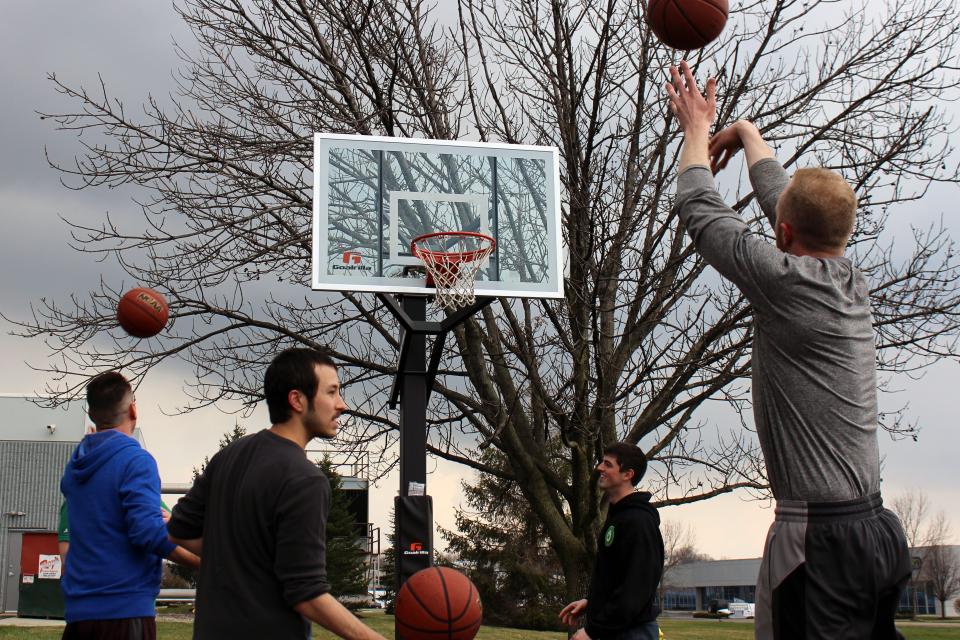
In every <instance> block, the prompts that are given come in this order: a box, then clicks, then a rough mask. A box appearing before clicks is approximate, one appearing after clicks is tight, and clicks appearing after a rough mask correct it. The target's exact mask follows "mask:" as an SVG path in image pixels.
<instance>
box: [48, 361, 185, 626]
mask: <svg viewBox="0 0 960 640" xmlns="http://www.w3.org/2000/svg"><path fill="white" fill-rule="evenodd" d="M87 410H88V413H89V415H90V419H91V420H92V421H93V423H94V424H95V425H96V427H97V431H96V432H95V433H92V434H90V435H87V436H85V437H84V438H83V440H82V441H81V442H80V444H79V445H78V446H77V448H76V450H75V451H74V452H73V455H72V457H71V458H70V462H69V463H68V464H67V468H66V470H65V471H64V474H63V479H62V480H61V481H60V491H61V492H62V493H63V495H64V496H65V497H66V499H67V513H68V518H69V522H70V530H71V531H70V533H71V540H70V553H68V554H67V559H66V568H65V571H64V576H63V580H62V582H61V587H62V589H63V594H64V602H65V605H66V618H67V626H66V629H65V630H64V632H63V638H64V639H67V640H88V639H89V640H152V639H153V638H156V635H157V628H156V620H155V617H156V598H157V594H158V593H159V591H160V575H161V570H162V559H163V558H169V559H171V560H173V561H175V562H179V563H181V564H185V565H188V566H199V561H198V559H197V557H196V556H194V555H193V554H191V553H190V552H188V551H186V550H185V549H183V548H181V547H178V546H177V545H175V544H173V543H172V542H170V540H169V539H168V537H167V528H166V524H165V523H164V521H163V517H162V515H161V512H160V476H159V474H158V473H157V463H156V461H155V460H154V459H153V456H151V455H150V454H149V453H147V452H146V451H145V450H144V449H143V448H142V447H141V446H140V443H139V442H137V440H136V439H134V438H133V430H134V427H135V426H136V424H137V404H136V401H135V399H134V397H133V389H132V388H131V386H130V383H129V382H127V380H126V378H124V377H123V376H122V375H121V374H119V373H117V372H114V371H111V372H107V373H103V374H100V375H98V376H96V377H95V378H93V379H92V380H91V381H90V383H89V384H88V385H87Z"/></svg>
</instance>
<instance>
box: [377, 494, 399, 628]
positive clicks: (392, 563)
mask: <svg viewBox="0 0 960 640" xmlns="http://www.w3.org/2000/svg"><path fill="white" fill-rule="evenodd" d="M387 540H388V541H389V542H390V544H389V546H388V547H387V548H386V550H384V552H383V566H382V571H383V574H382V577H381V578H380V584H381V586H383V592H384V593H383V600H384V602H385V603H386V607H385V609H386V612H387V613H388V614H390V615H393V612H394V608H395V606H396V604H397V508H396V506H394V507H393V508H392V509H391V510H390V529H389V530H388V531H387Z"/></svg>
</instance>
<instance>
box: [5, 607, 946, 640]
mask: <svg viewBox="0 0 960 640" xmlns="http://www.w3.org/2000/svg"><path fill="white" fill-rule="evenodd" d="M361 618H363V620H364V622H366V623H367V624H368V625H370V626H371V627H373V628H374V629H376V630H377V631H379V632H380V633H381V634H383V636H384V637H387V638H392V637H393V617H392V616H385V615H383V614H382V613H380V612H376V613H363V614H361ZM660 625H661V627H662V628H663V635H664V640H753V624H752V623H741V622H730V621H724V622H717V621H716V620H677V619H665V620H662V621H661V622H660ZM958 627H960V625H958ZM192 631H193V625H192V624H190V623H188V622H160V623H159V624H158V634H157V635H158V637H159V639H160V640H190V639H191V637H192V636H191V634H192ZM900 631H901V633H903V635H904V636H905V637H906V638H907V640H960V628H955V629H951V628H935V627H917V626H910V625H904V626H901V627H900ZM61 633H62V628H56V627H0V640H8V639H9V640H59V638H60V634H61ZM313 637H314V638H316V639H317V640H332V639H333V638H335V637H336V636H334V635H332V634H330V633H327V632H326V631H324V630H322V629H320V628H319V627H316V626H315V627H314V631H313ZM566 637H567V634H565V633H556V632H548V631H524V630H520V629H500V628H497V627H482V628H481V629H480V633H479V634H477V639H478V640H527V639H528V638H529V639H531V640H566Z"/></svg>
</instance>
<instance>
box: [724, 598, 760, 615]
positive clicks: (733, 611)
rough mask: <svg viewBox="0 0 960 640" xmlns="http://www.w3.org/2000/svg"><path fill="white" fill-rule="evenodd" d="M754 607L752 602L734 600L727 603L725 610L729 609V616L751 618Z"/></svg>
mask: <svg viewBox="0 0 960 640" xmlns="http://www.w3.org/2000/svg"><path fill="white" fill-rule="evenodd" d="M755 607H756V605H754V604H753V603H752V602H743V601H742V600H734V601H733V602H731V603H730V604H728V605H727V610H729V611H730V617H731V618H753V617H754V609H755Z"/></svg>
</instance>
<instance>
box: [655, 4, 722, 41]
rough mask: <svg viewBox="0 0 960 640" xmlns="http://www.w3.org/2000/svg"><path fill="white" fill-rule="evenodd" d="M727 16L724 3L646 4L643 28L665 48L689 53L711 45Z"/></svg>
mask: <svg viewBox="0 0 960 640" xmlns="http://www.w3.org/2000/svg"><path fill="white" fill-rule="evenodd" d="M728 13H729V6H728V4H727V0H650V3H649V4H648V5H647V24H649V25H650V28H651V29H652V30H653V33H654V34H656V36H657V38H659V39H660V41H661V42H663V43H664V44H665V45H667V46H669V47H673V48H674V49H680V50H682V51H690V50H691V49H700V48H702V47H705V46H707V45H708V44H709V43H711V42H713V41H714V40H715V39H716V37H717V36H719V35H720V33H721V32H722V31H723V27H724V26H725V25H726V24H727V14H728Z"/></svg>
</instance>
